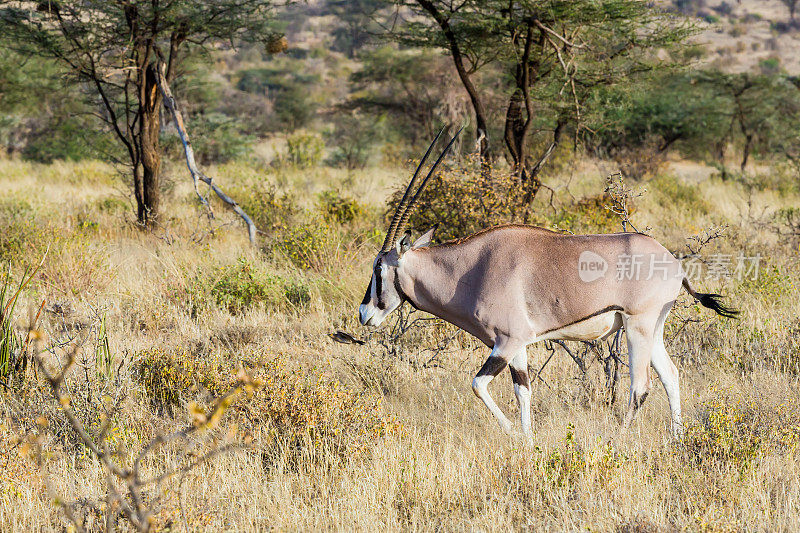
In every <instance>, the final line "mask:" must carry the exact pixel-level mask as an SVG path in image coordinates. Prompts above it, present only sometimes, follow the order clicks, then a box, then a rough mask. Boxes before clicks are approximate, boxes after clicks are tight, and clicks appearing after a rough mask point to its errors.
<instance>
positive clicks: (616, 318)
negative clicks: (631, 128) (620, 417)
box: [359, 149, 735, 435]
mask: <svg viewBox="0 0 800 533" xmlns="http://www.w3.org/2000/svg"><path fill="white" fill-rule="evenodd" d="M429 151H430V149H429ZM426 155H427V154H426ZM423 161H424V159H423ZM437 163H438V161H437ZM420 165H421V164H420ZM435 166H436V165H434V169H432V170H431V174H432V173H433V171H434V170H435ZM431 174H429V176H430V175H431ZM415 180H416V174H415V177H414V178H413V179H412V183H411V185H409V190H410V188H411V186H412V185H413V184H414V181H415ZM426 181H427V178H426ZM424 185H425V182H423V184H422V185H421V186H420V189H421V187H424ZM415 197H416V195H415ZM401 207H402V202H401ZM411 208H413V199H412V202H411V203H410V204H409V206H408V208H407V209H411ZM398 212H399V209H398ZM403 218H404V217H403V216H400V217H399V219H398V217H397V213H396V219H395V220H393V223H392V226H393V227H390V233H389V235H387V240H386V242H385V243H384V247H383V249H382V250H381V252H380V253H379V254H378V256H377V258H376V259H375V262H374V265H373V276H372V280H371V281H370V285H369V287H368V289H367V293H366V295H365V296H364V300H363V302H362V304H361V307H360V309H359V312H360V319H361V323H362V324H365V325H378V324H380V323H381V322H382V321H383V320H384V318H385V317H386V316H387V315H388V314H389V313H391V312H392V311H393V310H394V309H396V308H397V307H399V306H400V304H402V303H403V302H404V301H407V302H409V303H410V304H411V305H413V306H414V307H416V308H418V309H421V310H423V311H427V312H429V313H431V314H433V315H436V316H438V317H440V318H442V319H444V320H446V321H448V322H450V323H452V324H454V325H456V326H458V327H459V328H461V329H463V330H465V331H467V332H469V333H471V334H472V335H474V336H475V337H477V338H478V339H480V340H481V341H482V342H483V343H484V344H486V345H487V346H488V347H489V348H491V349H492V352H491V355H490V356H489V358H488V359H487V360H486V362H485V363H484V365H483V367H482V368H481V369H480V371H479V372H478V374H477V375H476V376H475V379H474V380H473V382H472V388H473V390H474V392H475V394H476V395H477V396H478V397H479V398H480V399H481V400H483V402H484V403H485V404H486V406H487V407H488V408H489V410H490V411H491V412H492V414H494V416H495V417H496V418H497V421H498V423H499V424H500V426H501V427H502V428H503V429H504V430H505V431H510V429H511V423H510V422H509V420H508V419H507V418H506V416H505V415H504V414H503V413H502V411H501V410H500V408H499V407H498V406H497V404H496V403H495V402H494V400H493V399H492V397H491V396H490V394H489V392H488V389H487V386H488V384H489V382H491V380H492V379H493V378H494V377H495V376H496V375H498V374H499V373H500V372H501V371H502V370H503V369H504V368H505V367H506V366H509V367H510V370H511V375H512V380H513V382H514V391H515V393H516V396H517V400H518V402H519V405H520V411H521V422H522V429H523V432H524V433H525V434H526V435H530V433H531V421H530V394H531V393H530V381H529V377H528V360H527V352H526V347H527V346H528V345H529V344H531V343H534V342H537V341H541V340H547V339H564V340H585V341H589V340H597V339H603V338H606V337H607V336H609V335H611V334H612V333H614V332H616V331H617V330H618V329H619V328H620V327H622V326H624V327H625V332H626V338H627V343H628V355H629V367H630V403H629V409H628V413H627V415H626V423H628V422H629V421H630V420H631V419H632V417H633V416H634V415H635V413H636V410H637V409H638V407H639V406H640V405H641V403H642V402H643V401H644V398H645V396H646V395H647V393H648V391H649V389H650V382H649V377H648V370H647V369H648V366H649V365H651V364H652V365H653V367H654V368H655V370H656V372H657V374H658V376H659V378H660V379H661V382H662V383H663V384H664V388H665V390H666V392H667V396H668V399H669V405H670V410H671V413H672V429H673V432H675V433H677V432H679V431H680V428H681V408H680V389H679V386H678V370H677V368H676V367H675V365H674V364H673V363H672V361H671V360H670V358H669V355H668V354H667V351H666V348H665V346H664V341H663V330H664V321H665V320H666V317H667V314H668V313H669V311H670V309H671V307H672V305H673V303H674V302H675V300H676V298H677V297H678V293H679V292H680V289H681V286H684V287H686V289H687V290H688V291H689V293H690V294H692V296H694V297H695V298H698V299H699V300H700V302H701V303H702V304H703V305H705V306H706V307H709V308H712V309H714V310H715V311H717V312H718V313H720V314H722V315H725V316H733V314H735V312H734V311H732V310H730V309H727V308H725V307H723V306H722V305H721V304H720V303H719V301H718V299H717V298H718V297H717V295H711V294H700V293H696V292H695V291H694V290H693V289H692V287H691V285H690V284H689V282H688V280H687V279H686V277H685V275H684V273H683V271H682V269H681V264H680V262H679V261H678V260H677V259H676V258H675V257H674V256H673V255H672V254H671V253H670V252H669V251H668V250H667V249H666V248H664V247H663V246H661V245H660V244H659V243H658V242H657V241H656V240H655V239H653V238H651V237H648V236H646V235H642V234H639V233H614V234H605V235H564V234H560V233H556V232H552V231H549V230H546V229H542V228H538V227H534V226H522V225H506V226H498V227H494V228H490V229H487V230H484V231H481V232H479V233H476V234H474V235H472V236H470V237H467V238H464V239H460V240H457V241H453V242H448V243H444V244H441V245H438V246H429V244H430V241H431V238H432V234H433V230H430V231H428V232H427V233H426V234H424V235H423V236H421V237H420V238H419V239H418V240H417V241H415V242H414V243H413V244H412V243H411V240H410V232H406V233H405V234H404V235H403V237H402V238H400V239H395V237H396V234H397V233H398V230H401V229H402V224H403V223H404V220H403ZM405 218H406V219H407V215H406V216H405ZM397 220H399V221H400V222H399V223H398V224H395V222H397ZM393 231H394V234H393ZM387 243H389V244H390V245H388V246H387Z"/></svg>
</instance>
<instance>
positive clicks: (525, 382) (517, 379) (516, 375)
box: [510, 366, 531, 387]
mask: <svg viewBox="0 0 800 533" xmlns="http://www.w3.org/2000/svg"><path fill="white" fill-rule="evenodd" d="M510 368H511V380H512V381H513V382H514V385H519V386H520V387H530V383H531V382H530V378H528V371H527V370H518V369H516V368H514V367H513V366H512V367H510Z"/></svg>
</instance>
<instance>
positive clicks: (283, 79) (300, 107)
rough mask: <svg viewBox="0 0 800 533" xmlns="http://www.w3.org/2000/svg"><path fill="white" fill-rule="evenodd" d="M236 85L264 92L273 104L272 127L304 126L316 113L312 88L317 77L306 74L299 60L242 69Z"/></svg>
mask: <svg viewBox="0 0 800 533" xmlns="http://www.w3.org/2000/svg"><path fill="white" fill-rule="evenodd" d="M238 77H239V81H238V82H237V83H236V88H237V89H239V90H240V91H244V92H246V93H250V94H257V95H265V96H267V97H269V98H270V100H271V101H272V104H273V108H274V113H275V118H277V121H275V124H273V125H272V128H273V130H286V129H288V130H289V131H294V130H296V129H298V128H302V127H305V126H307V125H308V124H309V123H310V122H311V119H312V118H313V117H314V113H315V112H316V107H317V106H316V104H315V102H314V99H313V96H312V87H314V86H316V85H318V84H319V83H320V82H321V80H320V78H319V76H317V75H314V74H306V69H304V68H303V65H302V63H301V62H299V61H295V60H292V59H291V58H285V59H283V60H281V61H275V62H274V63H272V64H271V65H270V66H269V67H260V68H253V69H246V70H242V71H240V72H239V73H238Z"/></svg>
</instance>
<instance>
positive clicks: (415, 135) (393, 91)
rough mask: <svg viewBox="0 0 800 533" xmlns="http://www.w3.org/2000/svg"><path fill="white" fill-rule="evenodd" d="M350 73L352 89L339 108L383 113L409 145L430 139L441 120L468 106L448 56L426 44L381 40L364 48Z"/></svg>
mask: <svg viewBox="0 0 800 533" xmlns="http://www.w3.org/2000/svg"><path fill="white" fill-rule="evenodd" d="M359 59H360V60H361V62H362V64H363V66H362V68H361V69H360V70H358V71H356V72H355V73H353V75H352V76H351V77H350V80H351V82H352V88H353V94H352V95H351V96H350V98H349V99H348V100H347V101H346V102H345V103H344V104H343V106H342V107H344V108H354V109H360V110H363V111H365V112H368V113H372V114H385V115H386V116H387V117H389V118H390V119H391V120H392V122H393V125H394V126H395V128H396V129H398V130H399V131H400V132H402V135H403V137H404V139H407V140H408V141H409V143H410V144H411V145H412V146H414V145H417V144H424V143H427V142H430V139H432V138H433V136H434V135H436V132H437V131H439V128H441V125H442V123H456V122H458V121H459V120H460V119H461V118H462V117H463V116H464V114H465V112H467V111H468V110H469V103H467V102H466V101H465V100H466V99H465V98H464V96H463V95H464V93H463V89H462V87H461V85H460V84H459V82H458V80H457V79H456V77H455V76H454V74H455V73H454V72H453V69H452V66H451V65H450V64H448V63H447V58H444V57H441V56H440V55H439V54H436V53H434V52H433V51H432V50H429V49H423V50H418V49H404V50H397V49H395V48H394V47H392V46H382V47H380V48H377V49H375V50H369V51H365V52H363V53H361V54H360V56H359Z"/></svg>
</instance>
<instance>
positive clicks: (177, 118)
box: [157, 62, 257, 244]
mask: <svg viewBox="0 0 800 533" xmlns="http://www.w3.org/2000/svg"><path fill="white" fill-rule="evenodd" d="M164 69H165V65H164V63H162V62H159V65H158V69H157V70H158V87H159V89H161V94H162V95H163V96H164V105H166V106H167V109H169V111H170V113H171V114H172V119H173V121H174V122H175V127H176V128H177V130H178V135H179V136H180V138H181V143H182V144H183V151H184V152H185V153H186V166H187V167H189V173H190V174H191V175H192V181H193V182H194V191H195V192H196V193H197V197H198V198H200V202H201V203H202V204H203V205H204V206H206V208H207V209H208V213H209V217H211V218H213V217H214V213H213V211H211V205H210V204H209V203H208V200H207V199H206V198H205V197H204V196H203V195H202V194H200V191H199V190H198V188H197V180H200V181H202V182H203V183H206V184H207V185H208V186H209V187H210V188H211V190H212V191H214V192H215V193H216V195H217V196H218V197H219V198H220V200H222V201H223V202H225V203H226V204H228V205H229V206H230V208H231V209H233V211H235V212H236V214H237V215H239V216H240V217H242V220H244V222H245V224H247V234H248V236H249V237H250V243H251V244H255V242H256V232H257V229H256V225H255V224H254V223H253V220H252V219H251V218H250V217H249V216H248V214H247V213H245V212H244V210H243V209H242V208H241V207H240V206H239V204H237V203H236V200H234V199H233V198H231V197H230V196H228V195H227V194H225V193H224V192H223V191H222V189H220V188H219V187H218V186H217V184H216V183H214V180H212V179H211V178H209V177H208V176H206V175H205V174H203V173H202V172H201V171H200V170H199V169H198V167H197V163H196V162H195V160H194V150H193V149H192V144H191V142H190V141H189V134H188V133H187V131H186V126H185V125H184V123H183V116H182V115H181V112H180V111H179V110H178V105H177V104H176V103H175V98H174V97H173V96H172V91H171V90H170V88H169V84H168V83H167V79H166V77H165V76H164Z"/></svg>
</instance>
